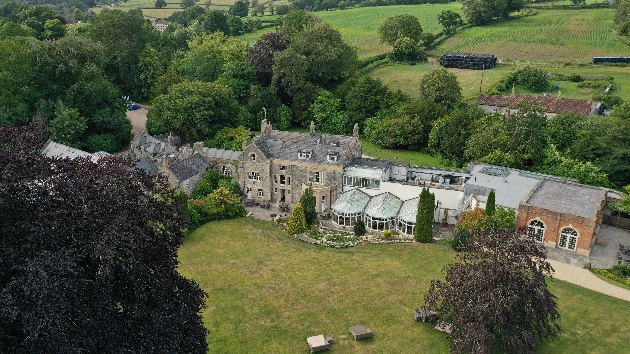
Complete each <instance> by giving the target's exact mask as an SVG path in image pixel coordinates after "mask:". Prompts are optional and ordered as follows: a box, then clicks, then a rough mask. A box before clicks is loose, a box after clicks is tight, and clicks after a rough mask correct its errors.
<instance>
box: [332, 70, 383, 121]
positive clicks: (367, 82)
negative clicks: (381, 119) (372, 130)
mask: <svg viewBox="0 0 630 354" xmlns="http://www.w3.org/2000/svg"><path fill="white" fill-rule="evenodd" d="M336 95H337V96H338V97H339V98H341V100H342V101H343V103H344V104H345V108H346V112H347V115H348V126H347V127H346V130H347V131H350V130H351V129H352V127H354V125H355V124H356V123H358V124H359V127H360V128H363V127H364V125H363V123H364V122H365V120H366V119H368V118H370V117H374V116H375V115H376V113H377V112H378V111H380V110H382V109H385V108H389V107H390V105H392V104H393V103H394V97H393V95H392V93H391V92H390V91H389V88H388V87H387V85H385V84H384V83H383V82H382V81H381V80H380V79H378V78H373V77H371V76H362V77H360V78H356V77H354V78H350V79H349V80H346V81H345V82H344V83H343V84H341V85H340V86H339V87H338V88H337V91H336Z"/></svg>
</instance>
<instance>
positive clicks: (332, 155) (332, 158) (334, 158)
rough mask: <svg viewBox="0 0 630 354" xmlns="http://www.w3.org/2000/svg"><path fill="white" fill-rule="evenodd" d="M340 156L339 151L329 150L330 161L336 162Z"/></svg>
mask: <svg viewBox="0 0 630 354" xmlns="http://www.w3.org/2000/svg"><path fill="white" fill-rule="evenodd" d="M338 158H339V153H337V152H329V153H328V161H329V162H336V161H337V159H338Z"/></svg>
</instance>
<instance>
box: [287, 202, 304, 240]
mask: <svg viewBox="0 0 630 354" xmlns="http://www.w3.org/2000/svg"><path fill="white" fill-rule="evenodd" d="M304 231H306V218H305V217H304V209H303V208H302V204H300V203H297V204H295V207H293V211H292V212H291V217H289V221H288V222H287V232H288V233H289V235H295V234H301V233H303V232H304Z"/></svg>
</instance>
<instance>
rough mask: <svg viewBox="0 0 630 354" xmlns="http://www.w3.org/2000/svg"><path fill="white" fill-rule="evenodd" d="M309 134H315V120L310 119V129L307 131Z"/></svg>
mask: <svg viewBox="0 0 630 354" xmlns="http://www.w3.org/2000/svg"><path fill="white" fill-rule="evenodd" d="M309 134H311V135H314V134H315V122H313V121H311V130H310V131H309Z"/></svg>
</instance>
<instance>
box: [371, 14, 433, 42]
mask: <svg viewBox="0 0 630 354" xmlns="http://www.w3.org/2000/svg"><path fill="white" fill-rule="evenodd" d="M378 33H379V35H380V36H381V42H383V43H387V44H389V45H394V43H396V40H398V39H399V38H402V37H407V38H410V39H412V40H414V41H415V42H416V43H419V42H420V37H421V36H422V26H421V25H420V21H418V18H417V17H416V16H413V15H409V14H402V15H396V16H392V17H389V18H387V19H386V20H385V21H384V22H383V23H382V24H381V25H380V26H379V28H378Z"/></svg>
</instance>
